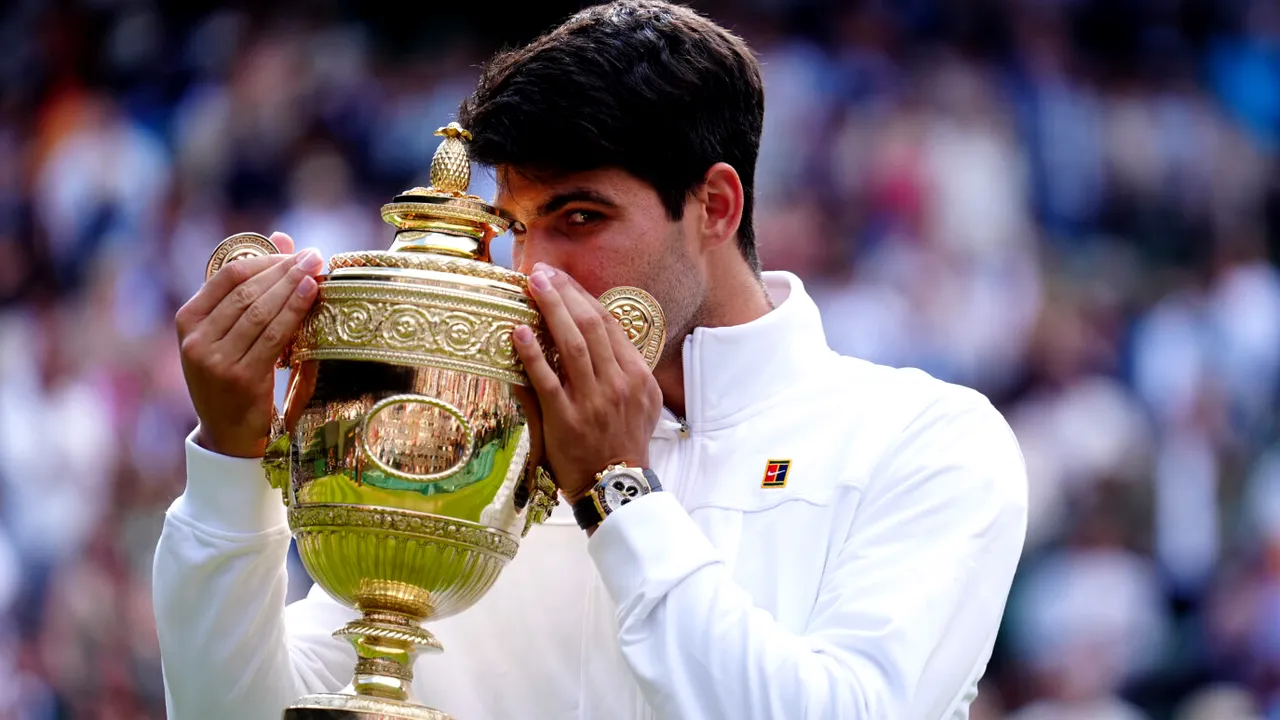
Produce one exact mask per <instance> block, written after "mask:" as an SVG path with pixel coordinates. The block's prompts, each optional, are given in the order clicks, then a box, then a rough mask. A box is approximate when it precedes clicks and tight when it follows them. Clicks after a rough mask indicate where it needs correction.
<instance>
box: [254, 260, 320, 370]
mask: <svg viewBox="0 0 1280 720" xmlns="http://www.w3.org/2000/svg"><path fill="white" fill-rule="evenodd" d="M318 287H319V285H318V284H317V283H316V279H315V278H313V277H311V275H309V274H308V275H305V276H304V277H303V278H302V281H301V282H299V283H298V284H297V285H295V286H294V288H293V291H292V292H291V293H289V297H288V299H287V300H286V301H285V304H284V307H283V308H282V309H281V310H280V312H278V313H276V315H275V317H274V318H273V319H272V320H271V321H270V322H269V323H268V324H267V326H266V327H265V328H263V329H262V332H261V333H259V334H258V337H257V339H256V340H254V342H253V346H252V347H250V348H249V350H248V351H247V352H245V354H244V356H243V357H241V358H240V365H241V366H243V367H246V368H259V367H274V366H275V362H276V358H278V357H280V353H281V352H283V351H284V347H285V345H288V344H289V342H290V341H292V340H293V336H294V334H295V333H297V332H298V328H299V327H301V326H302V320H303V318H305V317H306V316H307V311H308V310H310V309H311V304H312V303H314V302H315V299H316V292H317V288H318Z"/></svg>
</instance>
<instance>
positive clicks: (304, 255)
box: [298, 248, 324, 273]
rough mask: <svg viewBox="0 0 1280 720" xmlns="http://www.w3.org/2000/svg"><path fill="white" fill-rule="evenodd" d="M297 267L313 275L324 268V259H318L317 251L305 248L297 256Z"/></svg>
mask: <svg viewBox="0 0 1280 720" xmlns="http://www.w3.org/2000/svg"><path fill="white" fill-rule="evenodd" d="M298 267H300V268H302V269H303V270H306V271H307V272H309V273H313V272H316V271H318V270H320V269H321V268H322V267H324V259H323V258H321V257H320V252H319V251H318V250H316V249H314V248H307V249H306V250H303V251H302V252H301V253H299V254H298Z"/></svg>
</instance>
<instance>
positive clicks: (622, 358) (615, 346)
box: [564, 273, 649, 373]
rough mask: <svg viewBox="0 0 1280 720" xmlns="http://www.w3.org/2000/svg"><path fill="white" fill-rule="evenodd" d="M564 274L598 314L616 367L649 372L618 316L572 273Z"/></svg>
mask: <svg viewBox="0 0 1280 720" xmlns="http://www.w3.org/2000/svg"><path fill="white" fill-rule="evenodd" d="M564 276H565V278H566V279H567V280H568V282H569V283H570V284H572V285H573V286H574V287H575V288H577V289H578V291H579V292H580V293H581V295H582V297H583V298H585V299H586V300H587V302H589V303H590V305H591V309H592V310H594V311H595V313H596V314H597V315H599V316H600V320H601V322H602V325H603V327H604V331H605V334H606V336H607V337H608V341H609V347H610V349H611V350H612V351H613V358H614V361H615V362H616V363H617V365H618V367H619V368H620V369H621V370H622V371H623V372H624V373H631V372H635V371H636V370H643V371H644V372H649V364H648V363H646V362H645V360H644V355H642V354H641V353H640V349H639V348H637V347H636V345H635V343H633V342H631V339H630V338H628V337H627V331H626V330H623V329H622V325H621V323H619V322H618V318H616V317H614V316H613V313H611V312H609V310H608V308H606V307H605V306H604V304H603V303H601V302H600V299H599V298H597V297H595V296H594V295H592V294H591V293H589V292H587V289H586V288H584V287H582V285H581V284H580V283H579V282H578V281H577V280H576V279H575V278H574V277H573V276H572V275H569V274H568V273H565V275H564Z"/></svg>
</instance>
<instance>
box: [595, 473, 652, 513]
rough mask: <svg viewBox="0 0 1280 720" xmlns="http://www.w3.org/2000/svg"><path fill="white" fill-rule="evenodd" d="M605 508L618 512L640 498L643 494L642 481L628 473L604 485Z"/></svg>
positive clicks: (615, 476) (621, 474) (608, 480)
mask: <svg viewBox="0 0 1280 720" xmlns="http://www.w3.org/2000/svg"><path fill="white" fill-rule="evenodd" d="M602 486H603V487H601V490H602V491H603V493H604V498H603V500H604V505H605V507H607V508H609V509H611V510H616V509H618V508H620V507H622V506H623V505H626V504H627V503H629V502H631V501H632V500H635V499H636V498H638V497H640V496H641V495H642V494H644V493H643V491H642V489H641V487H640V481H639V480H637V479H636V478H635V477H634V476H632V475H630V474H628V473H618V474H616V475H614V476H612V477H610V478H608V479H606V480H605V482H604V483H602Z"/></svg>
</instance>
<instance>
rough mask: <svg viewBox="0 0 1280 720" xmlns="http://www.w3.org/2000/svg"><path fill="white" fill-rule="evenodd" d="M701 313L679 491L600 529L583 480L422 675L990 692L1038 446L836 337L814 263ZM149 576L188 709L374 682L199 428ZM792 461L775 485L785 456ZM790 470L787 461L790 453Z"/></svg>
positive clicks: (637, 505) (496, 708)
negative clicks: (582, 498) (738, 305)
mask: <svg viewBox="0 0 1280 720" xmlns="http://www.w3.org/2000/svg"><path fill="white" fill-rule="evenodd" d="M765 279H766V284H767V287H768V288H769V292H770V294H771V296H772V297H773V299H774V302H775V304H776V305H777V307H776V309H774V310H773V311H772V312H770V313H769V314H767V315H765V316H764V317H762V318H760V319H758V320H755V321H753V322H750V323H747V324H745V325H739V326H734V327H722V328H710V329H709V328H699V329H697V330H695V331H694V332H693V333H692V334H691V335H690V336H688V337H687V338H684V369H685V388H686V394H687V396H686V397H687V399H686V407H687V410H688V417H687V418H686V422H687V431H686V430H685V429H684V427H685V426H682V425H681V424H680V423H679V422H677V420H676V418H675V417H674V416H672V415H671V414H670V413H667V412H664V415H663V419H662V420H661V421H660V422H659V424H658V427H657V429H656V430H655V432H654V435H653V440H652V443H651V445H650V448H651V449H650V459H651V462H652V465H653V469H654V470H655V471H656V472H657V474H658V476H659V477H660V478H661V480H662V484H663V488H664V491H663V492H658V493H654V494H652V495H649V496H646V497H644V498H641V499H640V500H638V501H636V502H634V503H631V504H629V505H627V506H626V507H624V508H621V509H620V510H619V511H618V512H616V513H614V514H613V515H611V516H610V517H609V518H607V519H606V520H605V522H604V523H603V524H602V525H601V526H600V528H599V529H598V530H597V531H596V533H595V534H594V535H593V536H592V537H591V538H590V539H588V538H587V536H586V534H585V533H584V532H582V531H581V530H579V529H578V527H577V526H576V525H575V524H574V522H573V517H572V512H571V511H570V509H569V508H568V507H566V506H565V504H563V503H562V504H561V506H560V507H559V508H558V509H557V512H556V513H555V514H554V515H553V516H552V518H551V519H550V520H549V522H548V524H546V525H543V526H540V527H535V528H534V529H533V530H532V531H531V532H530V534H529V535H528V537H526V538H525V539H524V541H523V542H522V544H521V547H520V550H519V553H518V555H517V556H516V558H515V560H513V561H512V562H511V564H510V565H508V567H507V568H506V569H505V570H504V571H503V573H502V575H501V576H500V577H499V579H498V581H497V583H496V584H495V586H494V587H493V588H492V589H491V590H490V591H489V593H488V594H487V595H486V596H485V597H484V598H483V599H481V601H480V602H479V603H478V604H476V605H475V606H474V607H472V608H471V609H469V610H467V611H464V612H462V613H461V614H459V615H457V616H454V617H452V618H447V619H444V620H441V621H436V622H428V623H427V627H428V629H430V630H431V631H432V632H434V633H435V634H436V636H437V637H438V638H439V639H440V640H441V642H442V643H443V645H444V652H443V653H442V654H436V655H425V654H424V655H420V656H419V659H418V661H417V662H416V664H415V677H414V692H415V693H416V700H417V701H418V702H421V703H423V704H426V705H429V706H431V707H435V708H437V709H439V710H444V711H446V712H448V713H451V714H453V715H454V716H455V717H457V718H458V720H509V719H525V718H528V719H529V720H555V719H559V718H578V719H582V720H595V719H597V718H599V719H610V718H619V719H622V720H628V719H630V718H690V719H703V718H705V719H707V720H712V719H721V718H722V719H724V720H800V719H802V718H833V719H835V718H838V719H840V720H860V719H863V718H876V719H877V720H917V719H918V720H939V719H941V718H947V719H955V718H967V717H968V707H969V703H970V702H971V701H972V699H973V698H974V696H975V694H976V692H977V689H976V688H977V683H978V680H979V678H980V677H981V676H982V674H983V671H984V669H985V667H986V663H987V660H988V659H989V657H990V654H991V650H992V645H993V643H994V641H995V637H996V631H997V628H998V627H999V624H1000V620H1001V616H1002V614H1003V611H1004V606H1005V600H1006V597H1007V595H1008V592H1009V588H1010V583H1011V581H1012V578H1013V575H1014V570H1015V567H1016V565H1017V563H1018V559H1019V556H1020V555H1021V551H1022V544H1023V538H1024V534H1025V529H1026V512H1027V499H1026V493H1027V481H1026V472H1025V468H1024V463H1023V459H1022V455H1021V453H1020V451H1019V449H1018V445H1017V442H1016V440H1015V439H1014V436H1013V434H1012V432H1011V431H1010V429H1009V427H1008V425H1007V424H1006V423H1005V420H1004V419H1003V417H1001V415H1000V414H999V413H998V412H997V411H996V410H995V409H994V408H993V407H992V406H991V405H990V404H989V403H988V401H987V400H986V398H984V397H983V396H982V395H980V394H978V393H976V392H974V391H972V390H969V389H966V388H963V387H959V386H956V385H951V384H947V383H943V382H941V381H939V380H936V379H933V378H931V377H929V376H928V375H926V374H924V373H922V372H920V371H916V370H900V369H892V368H888V367H883V366H878V365H874V364H871V363H867V362H863V361H860V360H857V359H853V358H848V357H841V356H839V355H837V354H836V353H835V352H834V351H832V350H831V349H829V348H828V346H827V344H826V341H825V338H824V335H823V332H822V324H821V321H820V318H819V314H818V309H817V307H816V306H815V305H814V303H813V301H812V300H811V299H810V298H809V296H808V295H807V294H806V293H805V290H804V287H803V285H802V284H801V282H800V280H799V279H798V278H797V277H795V276H794V275H790V274H787V273H766V274H765ZM186 452H187V473H188V475H187V487H186V490H185V492H184V493H183V494H182V495H181V496H180V497H178V498H177V499H176V500H175V501H174V503H173V505H172V507H171V508H170V509H169V511H168V514H167V518H166V520H165V525H164V531H163V534H162V535H161V538H160V541H159V544H158V547H157V550H156V557H155V574H154V596H155V597H154V600H155V612H156V620H157V627H158V631H159V640H160V646H161V649H162V653H163V660H164V663H163V666H164V677H165V686H166V689H167V695H168V708H169V718H170V720H192V719H194V718H218V719H219V720H223V719H227V718H246V719H249V718H251V719H254V720H257V719H263V720H266V719H268V718H269V719H271V720H276V719H278V718H279V717H280V713H281V711H282V709H283V708H284V707H286V706H287V705H289V704H290V703H291V702H292V701H294V700H295V699H297V698H298V697H299V696H301V695H303V694H305V693H310V692H336V691H339V690H342V689H343V688H344V686H346V685H347V684H348V683H349V682H350V680H351V673H352V669H353V668H354V664H355V653H354V651H353V650H352V648H351V646H350V645H349V644H348V643H347V642H346V641H345V640H339V639H335V638H333V637H331V636H330V633H331V632H332V631H333V630H335V629H337V628H339V627H341V626H342V625H343V624H344V623H345V622H347V621H348V620H350V619H352V618H354V617H355V613H354V612H353V611H351V610H348V609H346V608H344V607H342V606H340V605H339V604H337V603H336V602H335V601H334V600H332V599H331V598H330V597H329V596H328V595H326V594H325V592H324V591H323V590H321V589H320V588H319V587H318V586H313V587H312V590H311V592H310V594H309V596H308V597H306V598H305V599H303V600H300V601H298V602H295V603H293V604H291V605H290V606H288V607H286V606H285V585H286V563H285V558H286V553H287V551H288V548H289V529H288V527H287V524H286V520H285V508H284V506H283V505H282V503H281V500H280V493H279V492H278V491H274V490H272V489H271V488H270V487H268V485H267V482H266V480H265V479H264V475H263V471H262V469H261V467H260V466H259V464H258V462H257V461H254V460H245V459H236V458H228V457H223V456H218V455H215V454H212V453H209V452H207V451H205V450H203V449H201V448H200V447H198V446H196V445H195V444H194V443H193V442H192V441H191V439H190V438H188V440H187V446H186ZM777 460H787V461H790V462H789V466H788V469H787V470H786V471H785V472H786V476H785V484H784V485H781V486H770V487H765V486H762V485H763V481H764V478H765V475H766V472H767V470H768V465H769V463H770V462H771V461H777ZM775 469H776V468H775Z"/></svg>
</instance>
